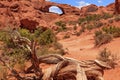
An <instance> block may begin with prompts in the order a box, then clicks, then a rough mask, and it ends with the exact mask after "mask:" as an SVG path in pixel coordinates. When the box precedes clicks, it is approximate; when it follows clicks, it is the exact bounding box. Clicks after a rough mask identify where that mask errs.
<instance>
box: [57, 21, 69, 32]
mask: <svg viewBox="0 0 120 80" xmlns="http://www.w3.org/2000/svg"><path fill="white" fill-rule="evenodd" d="M55 24H56V25H57V26H59V29H58V32H61V31H65V30H66V29H67V28H66V23H65V22H63V21H58V22H56V23H55Z"/></svg>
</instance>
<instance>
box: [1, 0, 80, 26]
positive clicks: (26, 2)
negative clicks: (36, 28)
mask: <svg viewBox="0 0 120 80" xmlns="http://www.w3.org/2000/svg"><path fill="white" fill-rule="evenodd" d="M51 6H56V7H59V8H60V9H61V10H62V11H63V14H62V15H78V16H79V15H80V9H78V8H76V7H73V6H70V5H67V4H58V3H54V2H49V1H44V0H0V17H1V19H0V27H1V26H7V25H9V24H12V25H14V26H16V25H20V20H22V19H29V20H34V21H36V22H39V24H40V23H41V22H44V23H47V22H46V21H48V22H50V21H52V20H55V19H57V18H60V17H61V15H59V14H54V13H50V12H49V8H50V7H51ZM47 24H48V23H47Z"/></svg>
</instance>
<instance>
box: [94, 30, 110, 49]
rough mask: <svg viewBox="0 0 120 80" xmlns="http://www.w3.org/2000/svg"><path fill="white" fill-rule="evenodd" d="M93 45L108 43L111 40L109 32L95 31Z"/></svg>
mask: <svg viewBox="0 0 120 80" xmlns="http://www.w3.org/2000/svg"><path fill="white" fill-rule="evenodd" d="M94 39H95V46H98V47H99V46H101V45H103V44H106V43H109V42H110V41H111V40H112V36H111V35H110V34H105V33H102V32H100V31H99V32H95V37H94Z"/></svg>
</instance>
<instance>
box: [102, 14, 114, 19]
mask: <svg viewBox="0 0 120 80" xmlns="http://www.w3.org/2000/svg"><path fill="white" fill-rule="evenodd" d="M112 17H113V15H112V14H109V13H103V15H102V18H103V19H108V18H112Z"/></svg>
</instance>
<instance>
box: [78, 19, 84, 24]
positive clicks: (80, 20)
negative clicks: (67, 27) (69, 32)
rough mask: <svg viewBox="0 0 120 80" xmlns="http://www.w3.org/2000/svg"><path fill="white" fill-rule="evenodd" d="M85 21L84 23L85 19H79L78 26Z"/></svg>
mask: <svg viewBox="0 0 120 80" xmlns="http://www.w3.org/2000/svg"><path fill="white" fill-rule="evenodd" d="M85 21H86V19H85V18H79V19H78V24H79V25H80V24H82V23H83V22H85Z"/></svg>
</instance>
